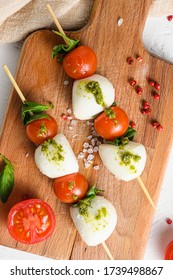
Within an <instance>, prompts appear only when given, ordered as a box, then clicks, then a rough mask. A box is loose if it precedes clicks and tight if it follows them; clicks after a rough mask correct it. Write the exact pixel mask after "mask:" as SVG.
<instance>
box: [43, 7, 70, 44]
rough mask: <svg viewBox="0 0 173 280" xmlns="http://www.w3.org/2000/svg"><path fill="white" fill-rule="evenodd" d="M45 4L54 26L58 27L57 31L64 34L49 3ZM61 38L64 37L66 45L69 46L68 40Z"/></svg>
mask: <svg viewBox="0 0 173 280" xmlns="http://www.w3.org/2000/svg"><path fill="white" fill-rule="evenodd" d="M46 6H47V9H48V11H49V13H50V15H51V16H52V18H53V21H54V23H55V24H56V27H57V28H58V30H59V32H60V33H61V34H63V35H65V32H64V30H63V29H62V27H61V25H60V23H59V21H58V20H57V18H56V15H55V14H54V12H53V10H52V8H51V6H50V5H49V4H47V5H46ZM63 39H64V42H65V43H66V45H67V46H69V42H68V40H67V39H66V38H63Z"/></svg>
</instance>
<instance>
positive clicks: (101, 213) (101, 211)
mask: <svg viewBox="0 0 173 280" xmlns="http://www.w3.org/2000/svg"><path fill="white" fill-rule="evenodd" d="M106 215H107V210H106V208H105V207H102V208H101V209H99V210H98V213H97V215H96V216H95V219H96V220H100V219H102V218H103V217H106Z"/></svg>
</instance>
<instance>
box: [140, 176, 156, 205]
mask: <svg viewBox="0 0 173 280" xmlns="http://www.w3.org/2000/svg"><path fill="white" fill-rule="evenodd" d="M136 179H137V181H138V183H139V185H140V186H141V188H142V190H143V192H144V193H145V195H146V197H147V199H148V201H149V202H150V204H151V205H152V207H153V208H154V210H156V206H155V205H154V202H153V200H152V198H151V196H150V194H149V192H148V190H147V188H146V187H145V185H144V183H143V181H142V179H141V177H140V176H139V177H137V178H136Z"/></svg>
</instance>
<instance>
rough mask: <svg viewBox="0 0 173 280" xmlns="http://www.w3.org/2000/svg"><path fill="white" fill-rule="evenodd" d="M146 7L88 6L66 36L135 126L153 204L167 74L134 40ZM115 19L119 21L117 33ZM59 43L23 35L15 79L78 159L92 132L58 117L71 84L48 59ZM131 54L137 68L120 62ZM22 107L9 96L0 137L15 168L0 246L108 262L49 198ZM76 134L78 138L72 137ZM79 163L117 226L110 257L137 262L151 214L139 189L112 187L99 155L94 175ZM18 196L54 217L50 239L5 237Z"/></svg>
mask: <svg viewBox="0 0 173 280" xmlns="http://www.w3.org/2000/svg"><path fill="white" fill-rule="evenodd" d="M150 2H151V1H150V0H145V1H135V0H131V1H129V2H128V4H127V1H125V0H120V1H114V0H109V1H108V0H104V1H103V0H100V1H99V0H95V2H94V7H93V10H92V15H91V19H90V21H89V23H88V25H87V26H86V27H85V28H84V29H83V30H81V31H80V32H78V33H70V34H69V35H70V36H71V37H74V38H80V40H81V43H82V44H86V45H89V46H90V47H92V48H93V49H94V50H95V52H96V54H97V57H98V67H97V73H99V74H101V75H103V76H105V77H107V78H108V79H109V80H110V81H111V82H112V83H113V85H114V87H115V90H116V100H117V103H118V105H119V106H121V107H122V108H123V109H124V110H125V111H126V112H127V113H128V115H129V119H130V121H134V122H135V123H136V129H137V135H136V136H135V139H134V140H135V141H137V142H141V143H143V144H144V145H145V147H146V149H147V155H148V158H147V164H146V167H145V170H144V172H143V174H142V180H143V181H144V182H145V185H146V186H147V188H148V190H149V192H150V194H151V196H152V198H153V200H154V202H155V204H157V201H158V197H159V193H160V187H161V183H162V179H163V175H164V171H165V167H166V163H167V158H168V155H169V151H170V148H171V144H172V136H173V133H172V128H173V114H172V107H173V95H172V87H173V67H172V65H170V64H168V63H166V62H164V61H161V60H158V59H157V58H154V57H152V56H150V55H149V54H148V53H147V51H146V50H145V49H144V47H143V44H142V41H141V34H142V31H143V26H144V22H145V19H146V15H147V12H148V10H149V6H150ZM120 17H121V18H123V19H124V22H123V24H122V25H121V26H118V25H117V21H118V19H119V18H120ZM60 42H61V39H60V38H59V37H58V36H56V35H55V34H54V33H52V32H51V31H46V30H42V31H38V32H36V33H33V34H32V35H30V36H29V38H28V39H27V40H26V42H25V44H24V46H23V50H22V53H21V58H20V62H19V65H18V69H17V73H16V80H17V82H18V84H19V86H20V88H21V90H22V91H23V93H24V94H25V96H26V98H27V100H30V101H36V102H40V103H47V102H48V101H51V102H52V103H53V104H54V105H55V109H54V111H52V112H51V114H52V115H54V116H55V118H56V120H57V122H58V125H59V131H61V132H63V133H64V134H65V135H66V137H67V138H68V140H69V141H70V143H71V146H72V148H73V150H74V152H75V154H76V156H77V155H78V153H79V152H80V151H81V150H82V144H83V143H84V142H86V141H87V136H88V135H89V134H90V133H91V131H90V127H89V126H88V125H87V123H86V122H85V121H83V122H82V121H77V123H76V124H75V125H73V126H72V127H73V130H70V129H69V125H70V121H63V120H62V118H61V114H63V113H66V110H67V108H71V88H72V84H73V80H72V79H69V78H68V77H67V76H66V75H65V73H64V71H63V69H62V65H60V64H58V62H57V61H56V59H54V60H53V59H52V58H51V52H52V48H53V46H55V45H56V44H58V43H60ZM137 55H140V56H141V57H142V58H143V62H141V63H139V62H137V61H136V60H135V61H134V63H133V65H129V64H128V63H127V61H126V60H127V57H129V56H132V57H134V58H135V57H136V56H137ZM146 77H151V78H152V79H154V80H156V81H158V82H159V83H160V84H161V89H160V96H161V98H160V100H159V101H157V100H155V99H154V98H153V96H152V88H151V87H150V86H149V85H148V82H147V80H146ZM130 78H135V79H136V80H137V83H138V84H139V85H140V86H141V87H142V88H143V93H142V95H141V96H139V95H137V94H136V92H135V90H134V88H132V87H131V86H130V85H129V82H128V80H129V79H130ZM66 80H68V81H69V84H68V85H65V84H64V81H66ZM143 100H147V101H148V102H149V103H150V105H151V109H152V113H151V114H150V115H142V114H141V111H140V110H141V105H142V101H143ZM21 105H22V104H21V102H20V100H19V97H18V96H17V95H16V93H15V91H14V90H13V91H12V95H11V99H10V102H9V107H8V112H7V115H6V119H5V123H4V128H3V132H2V135H1V140H0V151H1V153H2V154H4V155H5V156H6V157H7V158H9V159H10V160H11V161H12V163H13V165H14V167H15V186H14V191H13V193H12V194H11V196H10V197H9V200H8V202H7V203H6V204H5V205H3V204H2V203H1V204H0V221H1V230H0V231H1V234H0V244H2V245H5V246H8V247H12V248H17V249H19V250H24V251H28V252H32V253H35V254H38V255H42V256H47V257H50V258H56V259H78V260H80V259H107V255H106V253H105V251H104V249H103V247H102V246H101V245H99V246H97V247H88V246H87V245H86V244H85V243H84V242H83V241H82V240H81V238H80V236H79V235H78V234H77V232H76V230H75V228H74V226H73V223H72V221H71V218H70V215H69V205H66V204H64V203H61V202H59V201H58V200H57V199H56V197H55V195H54V193H53V190H52V182H53V181H52V180H51V179H48V178H47V177H46V176H43V175H42V174H41V173H40V172H39V171H38V169H37V168H36V166H35V163H34V150H35V147H34V145H33V144H32V143H30V142H29V140H27V138H26V135H25V129H24V127H23V125H22V122H21ZM86 109H87V108H86ZM153 119H157V120H158V121H159V122H160V123H161V124H162V125H163V127H164V130H163V131H162V132H158V131H157V130H156V129H154V128H153V127H152V126H151V121H152V120H153ZM76 134H78V135H77V137H74V136H75V135H76ZM79 164H80V172H81V173H83V174H84V175H85V176H86V177H87V179H88V181H89V183H90V185H91V186H92V185H93V184H94V183H97V186H98V187H99V188H102V189H104V190H105V191H104V196H105V197H106V198H108V199H109V200H110V201H111V202H112V203H113V204H114V206H115V207H116V210H117V214H118V223H117V227H116V230H115V231H114V232H113V234H112V235H111V237H110V238H109V239H108V240H107V241H106V242H107V245H108V247H109V248H111V252H112V254H113V256H114V258H115V259H142V258H143V256H144V252H145V247H146V243H147V239H148V235H149V232H150V228H151V224H152V220H153V215H154V211H153V208H152V207H151V206H150V204H149V203H148V201H147V199H146V197H145V195H144V194H143V191H142V190H141V188H140V186H139V185H138V182H137V181H136V180H133V181H131V182H122V181H118V180H116V179H115V178H114V176H113V175H111V174H110V173H109V172H108V171H107V170H106V169H105V168H104V166H103V165H102V163H101V161H100V158H99V156H98V155H97V156H96V159H95V161H94V164H95V165H96V164H99V165H100V170H98V171H96V170H94V169H93V167H91V168H89V169H85V168H84V165H83V161H82V160H79ZM25 195H27V196H28V197H30V198H36V197H37V198H41V199H43V200H45V201H46V202H48V203H49V204H50V205H51V207H52V208H53V209H54V211H55V214H56V222H57V224H56V229H55V232H54V233H53V235H52V236H51V237H50V238H49V239H48V240H46V241H45V242H42V243H40V244H36V245H29V246H27V245H23V244H20V243H18V242H15V241H14V240H13V239H12V238H11V237H10V236H9V233H8V231H7V227H6V220H7V214H8V211H9V210H10V208H11V207H12V206H13V205H14V204H15V203H17V202H19V201H21V200H22V199H23V198H24V196H25Z"/></svg>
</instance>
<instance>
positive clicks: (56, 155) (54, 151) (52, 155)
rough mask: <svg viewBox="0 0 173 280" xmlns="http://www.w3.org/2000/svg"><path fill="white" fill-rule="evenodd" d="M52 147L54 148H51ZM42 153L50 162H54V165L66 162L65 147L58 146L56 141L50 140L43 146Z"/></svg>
mask: <svg viewBox="0 0 173 280" xmlns="http://www.w3.org/2000/svg"><path fill="white" fill-rule="evenodd" d="M50 146H52V147H51V148H50ZM41 151H42V152H43V154H44V155H45V156H46V158H47V159H48V161H53V162H54V163H56V164H58V165H59V163H60V162H61V161H64V156H63V152H64V150H63V147H62V145H61V144H58V143H57V142H56V141H55V140H54V139H48V140H46V141H44V142H43V144H41Z"/></svg>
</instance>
